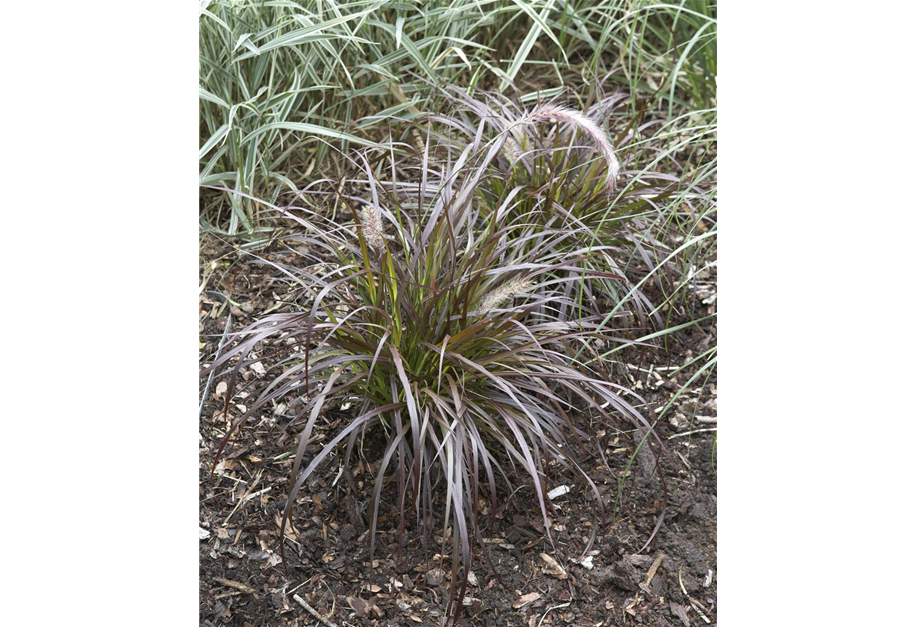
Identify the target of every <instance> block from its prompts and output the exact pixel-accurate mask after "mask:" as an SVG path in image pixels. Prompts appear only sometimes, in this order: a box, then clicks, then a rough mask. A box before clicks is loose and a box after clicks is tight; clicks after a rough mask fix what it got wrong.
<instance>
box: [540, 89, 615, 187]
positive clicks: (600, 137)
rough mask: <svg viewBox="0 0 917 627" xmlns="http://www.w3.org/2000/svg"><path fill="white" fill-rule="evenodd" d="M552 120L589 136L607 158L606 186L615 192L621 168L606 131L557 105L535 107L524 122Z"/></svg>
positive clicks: (578, 114) (574, 112) (572, 111)
mask: <svg viewBox="0 0 917 627" xmlns="http://www.w3.org/2000/svg"><path fill="white" fill-rule="evenodd" d="M552 118H553V119H555V120H558V121H560V122H569V123H570V124H572V125H573V126H575V127H576V128H578V129H580V130H581V131H583V132H584V133H585V134H586V135H588V136H589V138H590V139H591V140H592V141H593V143H594V144H595V146H596V148H598V149H599V151H600V152H601V153H602V155H603V156H604V157H605V161H606V162H608V175H607V176H606V177H605V186H606V187H607V188H608V191H612V190H614V187H615V179H617V178H618V170H619V169H620V167H621V166H620V164H619V163H618V158H617V157H616V156H615V150H614V146H612V144H611V140H610V139H609V138H608V135H607V134H606V133H605V131H603V130H602V129H601V128H600V127H599V125H598V124H596V123H595V122H593V121H592V120H590V119H589V118H587V117H586V116H585V115H583V114H582V113H579V112H577V111H574V110H572V109H567V108H566V107H558V106H555V105H543V106H539V107H535V109H533V110H532V111H531V113H529V114H528V115H527V116H525V117H524V118H523V119H522V121H523V122H526V123H532V122H540V121H545V120H550V119H552Z"/></svg>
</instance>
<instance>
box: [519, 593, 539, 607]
mask: <svg viewBox="0 0 917 627" xmlns="http://www.w3.org/2000/svg"><path fill="white" fill-rule="evenodd" d="M540 598H541V594H540V593H538V592H529V593H528V594H523V595H522V596H521V597H519V598H518V599H516V602H515V603H513V608H514V609H517V610H518V609H521V608H523V607H525V606H526V605H528V604H529V603H534V602H535V601H537V600H538V599H540Z"/></svg>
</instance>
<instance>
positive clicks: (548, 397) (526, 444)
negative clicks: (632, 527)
mask: <svg viewBox="0 0 917 627" xmlns="http://www.w3.org/2000/svg"><path fill="white" fill-rule="evenodd" d="M501 148H502V147H501V145H499V144H495V143H493V142H485V141H483V140H481V139H480V138H479V139H478V141H473V142H472V143H470V144H469V145H467V146H466V147H464V148H462V150H461V152H460V154H458V155H449V156H448V157H447V158H446V159H439V158H437V157H436V155H435V154H433V153H434V152H435V151H431V146H430V142H429V141H428V142H427V143H426V145H425V146H424V147H423V154H422V155H419V157H418V158H417V159H414V158H411V157H410V156H409V157H408V158H406V159H403V158H400V157H396V154H398V153H399V152H400V153H402V154H409V153H410V150H407V149H406V146H404V145H394V144H393V145H392V146H390V147H389V149H388V150H387V151H385V152H367V153H364V154H361V155H360V156H359V158H358V160H355V161H354V162H353V163H354V164H355V165H357V166H358V167H359V170H360V171H361V172H362V175H360V176H358V177H356V178H354V179H348V180H346V181H343V182H332V181H320V182H317V183H315V184H314V185H313V186H311V187H310V189H309V190H306V192H304V194H303V195H302V197H303V198H304V199H305V200H306V203H307V205H310V204H319V202H318V201H321V200H325V201H326V202H328V203H331V204H333V205H334V215H338V216H339V215H341V214H342V213H345V214H346V215H348V216H349V220H348V221H347V222H346V223H344V222H343V221H341V223H336V222H332V221H331V220H329V219H328V218H325V217H323V216H322V215H320V213H319V212H317V211H314V210H313V209H312V208H310V207H309V206H307V207H303V208H284V209H280V208H278V207H272V208H271V209H270V211H274V212H275V214H276V215H277V216H278V217H283V218H284V219H285V220H287V221H289V220H294V221H296V222H297V223H298V224H299V226H300V227H301V230H302V232H303V233H302V234H300V235H296V236H294V237H292V238H291V239H293V240H295V243H296V248H297V250H300V251H305V252H304V255H305V256H304V258H303V259H304V263H303V265H301V266H299V267H293V266H280V265H278V266H277V267H278V269H279V270H281V271H282V272H283V273H284V275H285V276H286V277H288V279H289V280H291V281H293V282H295V283H296V284H297V285H298V286H299V287H300V288H301V289H302V291H303V293H304V294H305V295H306V298H305V300H304V301H303V302H302V308H301V310H300V311H295V312H291V313H275V314H271V315H267V316H265V317H264V318H262V319H261V320H259V321H257V322H255V323H254V324H252V325H250V326H249V327H247V328H246V329H244V330H242V331H241V332H240V333H238V334H237V335H236V338H237V339H236V342H235V343H234V344H233V345H232V346H231V348H230V349H229V350H227V351H226V352H225V354H223V355H222V356H221V357H219V359H217V360H216V361H215V362H214V364H213V365H212V368H213V369H216V370H217V371H219V372H223V373H227V372H228V373H229V375H230V376H229V386H228V392H227V396H226V398H227V408H228V402H229V400H228V399H230V398H232V396H233V393H234V390H235V387H236V381H237V379H238V374H239V372H240V370H241V369H243V368H245V367H246V366H247V365H248V364H250V363H252V362H253V361H256V360H258V359H263V357H261V358H252V357H250V354H251V353H252V351H253V350H255V349H256V347H259V345H262V344H263V343H265V342H268V341H270V340H272V339H276V338H279V337H283V338H284V344H283V345H284V346H291V345H296V346H298V347H300V350H297V351H295V352H294V351H293V349H292V348H291V349H289V350H290V353H289V354H287V355H285V356H283V358H282V359H281V360H280V361H279V362H278V363H276V364H275V365H273V366H272V368H271V370H272V371H274V372H276V375H275V376H274V377H273V379H271V380H270V381H269V382H268V383H267V385H266V386H265V387H264V388H263V389H262V390H260V393H259V394H258V395H257V396H256V397H255V401H254V402H253V403H251V404H250V407H249V409H248V410H247V411H246V412H245V414H244V415H242V416H241V417H239V418H238V419H237V420H236V421H235V423H234V424H233V425H232V428H231V429H230V430H229V432H228V433H227V434H226V436H225V438H224V440H223V442H222V443H221V446H220V449H219V451H218V453H217V457H219V455H220V454H221V453H222V450H223V447H224V446H225V444H226V443H227V442H228V440H229V439H230V437H231V435H232V433H233V431H234V430H235V429H236V428H238V426H239V425H240V424H242V423H243V422H244V421H245V420H246V419H248V418H249V417H251V416H253V415H256V414H257V413H258V412H260V411H262V410H263V409H264V408H266V407H270V406H271V405H272V403H273V402H275V401H279V400H280V399H281V398H284V397H290V396H298V397H300V398H301V399H302V400H303V405H302V410H301V411H300V412H299V414H298V415H297V416H296V419H295V421H294V423H297V422H298V424H299V425H300V426H299V431H300V434H299V445H298V447H297V450H296V453H295V458H294V463H293V468H292V475H291V484H290V495H289V498H288V500H287V502H286V507H285V509H284V512H283V521H282V526H283V527H285V526H286V525H287V524H289V522H290V519H291V515H292V512H293V504H294V503H295V502H296V497H297V495H298V494H299V492H300V491H301V489H302V488H303V486H304V485H305V483H306V481H307V479H308V478H309V477H310V476H311V475H312V474H313V473H314V472H315V471H316V469H317V468H318V467H319V465H321V464H322V462H323V461H325V460H326V459H327V458H328V456H329V455H331V454H332V452H334V451H340V452H341V453H342V455H341V457H340V458H339V462H340V463H342V464H343V465H344V467H345V468H346V467H347V466H348V464H349V460H350V459H351V457H352V453H353V452H354V448H355V446H356V444H357V442H358V440H359V439H361V438H363V437H364V436H367V435H369V434H371V433H372V432H375V434H377V436H378V437H381V438H382V440H383V441H384V442H385V445H384V448H383V449H380V450H377V451H375V452H374V455H376V459H375V461H378V462H379V466H378V470H377V471H376V474H375V477H374V479H373V483H372V495H371V500H370V506H369V530H370V535H369V539H370V540H369V541H370V545H369V551H370V561H371V560H372V554H373V552H374V550H375V540H376V531H377V522H378V518H379V510H380V505H381V501H382V496H383V485H384V483H385V480H384V478H385V477H386V476H389V475H391V476H393V477H394V481H395V482H396V483H397V491H396V492H395V493H394V494H395V497H394V502H392V503H390V504H389V506H390V507H391V508H392V509H394V510H397V512H398V517H397V518H398V521H399V522H398V536H399V549H400V545H401V543H402V542H403V540H404V536H405V529H406V526H407V524H408V519H410V518H413V519H414V520H415V521H416V523H415V524H416V525H417V526H418V528H419V529H423V530H424V531H425V532H429V531H431V530H430V528H429V525H430V523H429V521H430V520H437V519H438V520H439V522H440V524H442V526H443V531H444V533H443V537H444V542H445V538H446V533H445V529H447V528H450V527H451V530H452V556H453V561H452V573H451V588H450V590H451V593H450V602H449V607H448V608H447V613H448V612H452V611H454V612H455V614H454V615H453V616H457V614H458V611H459V608H461V606H462V599H463V597H464V594H465V589H466V585H467V581H468V573H469V572H470V565H471V561H472V557H473V549H474V547H475V545H479V546H480V547H481V549H482V550H484V551H486V548H485V545H484V542H483V538H484V536H483V530H482V527H483V525H484V524H485V523H487V522H489V523H491V524H492V522H493V515H494V513H496V512H497V511H498V510H499V509H500V508H499V507H498V494H499V493H500V492H501V491H505V492H504V493H505V494H509V493H510V491H511V490H512V488H513V484H514V483H515V482H517V481H519V480H520V479H523V478H524V480H525V481H526V482H528V483H529V484H530V485H531V487H532V488H533V489H534V495H535V499H536V501H537V507H538V510H539V512H540V514H541V517H542V520H543V522H544V525H545V533H546V535H547V538H548V540H549V541H550V542H552V543H553V539H552V537H551V528H550V524H549V513H550V512H551V511H552V506H551V502H550V499H548V498H547V497H546V493H547V491H548V490H549V487H548V485H547V480H546V475H545V472H546V466H547V464H549V463H551V462H556V463H558V464H560V465H561V466H563V467H565V468H567V469H568V470H570V471H572V472H573V474H574V475H576V476H578V477H579V479H580V480H581V481H582V483H583V484H584V486H586V487H587V494H591V495H592V496H593V497H594V499H595V503H596V504H597V506H598V507H599V508H602V499H601V497H600V495H599V491H598V488H597V486H596V485H595V484H594V483H593V481H592V480H591V479H590V478H589V475H588V474H587V472H586V470H585V468H586V466H584V465H583V460H584V459H585V458H586V457H587V456H589V455H592V454H595V455H599V456H600V455H602V451H601V447H600V446H597V442H596V440H595V439H594V437H593V433H592V431H591V429H590V426H589V425H590V423H591V421H592V420H598V421H600V422H601V423H602V425H603V427H604V426H609V425H613V424H615V423H616V422H617V421H619V420H621V419H623V420H625V421H627V422H629V423H631V424H633V425H635V426H637V427H638V428H640V429H641V430H643V431H644V432H652V428H651V426H650V425H649V424H648V423H647V421H646V420H645V419H644V418H643V417H642V416H641V414H640V413H639V412H638V411H637V409H635V407H634V403H633V400H632V399H633V398H637V397H635V396H634V395H633V394H632V393H630V392H629V391H627V390H625V389H623V388H622V387H620V386H618V385H616V384H614V383H612V382H611V381H610V380H609V379H608V376H607V373H605V372H604V371H603V370H602V369H601V361H597V362H595V365H593V366H588V367H587V366H586V365H585V364H584V363H583V362H584V361H585V360H586V358H585V357H583V356H582V355H581V353H582V352H583V351H586V352H587V354H592V353H590V352H589V351H590V350H591V348H590V347H591V344H592V343H594V342H597V341H601V342H620V341H623V340H621V339H619V338H615V337H612V336H610V335H609V334H608V332H607V330H603V329H602V327H601V326H600V324H599V323H600V321H601V318H602V315H601V314H602V313H603V312H601V311H592V312H590V311H589V309H588V307H586V306H584V305H583V304H582V303H577V302H576V295H577V294H580V293H581V287H582V285H584V284H587V285H588V284H590V283H591V282H592V281H596V280H600V279H601V280H610V279H614V276H613V275H611V274H609V273H607V272H605V273H603V272H600V271H597V270H595V269H594V268H592V267H591V266H590V265H589V261H590V260H591V259H593V258H594V257H595V256H596V255H600V254H604V253H606V252H608V249H607V247H604V246H600V245H593V246H583V245H580V244H578V242H582V241H584V238H585V237H586V236H587V233H586V232H585V229H584V228H583V227H576V226H575V225H572V224H570V223H569V222H566V221H562V220H548V221H547V222H545V221H544V220H543V214H542V213H541V212H540V210H539V207H538V206H537V203H536V206H535V207H534V208H533V209H531V210H529V211H520V210H517V209H518V207H516V203H518V200H514V198H515V197H514V195H511V194H510V195H506V196H503V197H502V198H496V197H493V196H492V195H489V194H479V193H477V192H479V191H480V188H481V187H482V186H489V185H491V184H492V182H491V181H490V180H489V179H490V177H492V176H495V175H498V174H496V173H495V171H494V170H493V169H492V168H491V167H490V164H491V162H492V160H493V159H495V158H497V157H498V155H499V154H500V150H501ZM405 176H406V177H407V178H406V180H403V177H405ZM490 201H492V202H490ZM342 210H343V211H342ZM573 312H575V314H576V315H572V314H573ZM259 350H260V349H259ZM344 403H353V405H354V410H353V413H352V415H351V417H350V418H349V420H347V421H345V423H344V424H343V425H342V426H341V427H340V428H339V429H338V430H337V432H336V433H333V434H331V433H329V434H328V439H327V443H325V444H322V445H317V444H316V445H310V440H311V439H312V437H313V435H314V432H315V430H316V428H317V426H318V425H319V424H320V423H322V422H323V420H324V416H325V412H326V411H327V410H329V409H331V408H337V407H339V406H341V405H342V404H344ZM482 495H486V496H487V497H488V498H489V501H490V510H489V511H490V514H491V515H490V520H489V521H487V520H485V517H484V516H483V515H482V513H481V509H480V504H481V502H482V501H481V496H482ZM440 498H442V501H441V503H442V505H441V506H439V507H434V503H439V502H440V500H439V499H440ZM440 507H441V509H440ZM598 527H600V525H593V537H595V534H596V533H597V528H598ZM281 537H283V529H282V530H281ZM444 552H445V551H444Z"/></svg>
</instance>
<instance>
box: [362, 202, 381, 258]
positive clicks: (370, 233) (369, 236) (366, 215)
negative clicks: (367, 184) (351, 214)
mask: <svg viewBox="0 0 917 627" xmlns="http://www.w3.org/2000/svg"><path fill="white" fill-rule="evenodd" d="M360 224H361V226H362V227H363V237H364V238H366V244H367V245H368V246H369V247H370V248H375V249H376V250H382V248H384V247H385V231H384V230H383V228H382V216H381V215H379V212H378V211H376V208H375V207H374V206H372V205H365V206H364V207H363V208H362V209H360Z"/></svg>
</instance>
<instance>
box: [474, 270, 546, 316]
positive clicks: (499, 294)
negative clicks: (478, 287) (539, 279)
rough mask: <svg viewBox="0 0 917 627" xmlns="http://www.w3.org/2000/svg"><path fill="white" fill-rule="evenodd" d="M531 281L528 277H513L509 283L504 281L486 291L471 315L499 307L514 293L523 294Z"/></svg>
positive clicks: (529, 286)
mask: <svg viewBox="0 0 917 627" xmlns="http://www.w3.org/2000/svg"><path fill="white" fill-rule="evenodd" d="M532 284H533V283H532V281H530V280H528V279H522V278H518V279H513V280H512V281H510V282H509V283H504V284H503V285H501V286H500V287H499V288H497V289H496V290H494V291H492V292H488V293H487V294H486V295H485V296H484V298H482V299H481V305H480V306H479V307H478V308H477V309H475V310H474V312H472V314H471V316H472V317H475V316H480V315H482V314H484V313H486V312H488V311H490V310H491V309H499V308H500V307H502V306H503V305H505V304H506V303H508V302H509V300H510V299H511V298H512V297H513V296H514V295H516V294H524V293H526V292H528V291H529V290H530V289H532Z"/></svg>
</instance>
